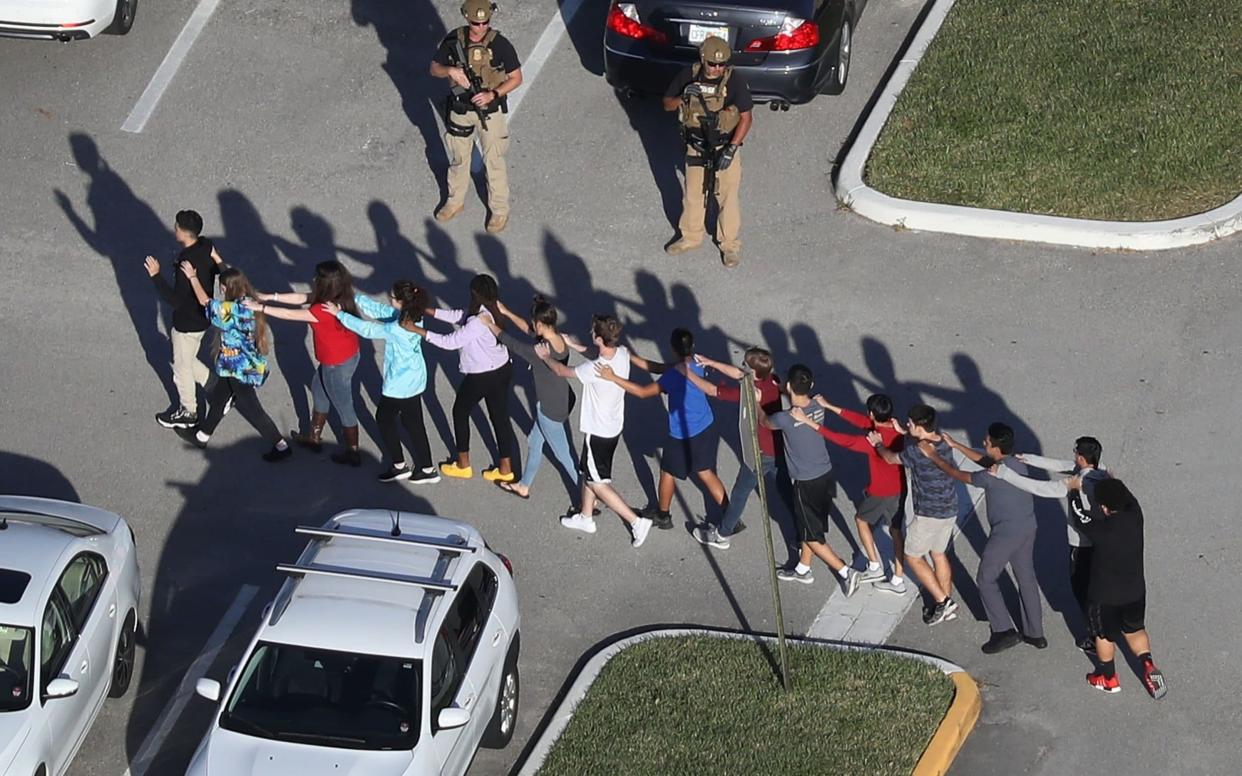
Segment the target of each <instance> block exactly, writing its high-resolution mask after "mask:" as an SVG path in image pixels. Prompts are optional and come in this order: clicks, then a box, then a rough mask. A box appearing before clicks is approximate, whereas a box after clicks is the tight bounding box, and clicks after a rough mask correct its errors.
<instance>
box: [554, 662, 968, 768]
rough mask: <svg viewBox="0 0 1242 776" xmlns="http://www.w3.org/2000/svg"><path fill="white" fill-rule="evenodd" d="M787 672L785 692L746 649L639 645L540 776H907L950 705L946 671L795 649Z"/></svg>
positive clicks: (597, 689)
mask: <svg viewBox="0 0 1242 776" xmlns="http://www.w3.org/2000/svg"><path fill="white" fill-rule="evenodd" d="M775 651H776V646H775V644H773V645H772V652H773V654H775ZM790 664H791V673H792V674H793V677H794V688H793V690H792V691H791V692H789V693H785V692H784V691H783V690H782V689H781V688H780V684H779V682H778V681H777V680H776V678H775V676H774V674H773V671H772V668H771V666H770V665H769V663H768V661H767V659H766V658H765V657H764V656H763V653H762V652H761V651H760V647H759V646H758V645H757V644H755V643H754V642H752V641H744V640H738V639H722V638H708V637H678V638H656V639H652V640H650V641H644V642H641V643H639V644H637V645H635V646H632V647H630V648H628V649H626V650H624V651H622V652H621V653H620V654H618V655H616V656H615V657H613V658H612V660H610V661H609V662H608V663H607V664H606V665H605V667H604V670H603V671H602V672H601V673H600V675H599V677H598V678H597V679H596V680H595V683H594V684H592V685H591V689H590V691H589V692H588V693H587V696H586V698H584V699H583V701H582V703H580V704H579V705H578V708H577V710H576V711H575V713H574V716H573V719H572V720H571V721H570V723H569V726H568V727H567V728H566V729H565V732H564V733H563V734H562V735H561V737H560V738H559V739H558V740H557V742H556V744H555V745H554V746H553V747H552V751H551V752H550V753H549V755H548V758H547V760H546V762H545V763H544V766H543V768H542V770H540V774H541V776H554V775H563V776H588V775H591V774H618V776H621V775H630V774H687V775H690V774H693V775H694V776H707V775H708V774H721V775H722V776H723V775H724V774H729V775H730V776H748V775H749V774H755V775H756V776H758V775H759V774H763V775H764V776H767V775H768V774H779V775H780V776H795V774H815V775H816V776H819V775H821V774H825V773H841V774H859V775H860V776H861V775H862V774H866V776H889V775H891V776H898V775H899V774H900V776H909V774H910V772H911V771H912V770H913V768H914V765H915V763H916V762H918V759H919V756H920V755H922V753H923V749H924V748H925V747H926V746H927V742H928V741H929V740H930V739H931V736H932V734H933V733H934V732H935V731H936V727H937V726H938V725H939V724H940V720H941V719H942V718H943V717H944V713H945V711H946V710H947V709H948V708H949V704H950V702H951V701H952V700H953V683H952V681H951V680H949V678H948V677H946V676H945V675H944V674H943V673H941V672H940V671H938V670H936V669H935V668H932V667H931V666H929V665H927V664H925V663H922V662H918V661H914V660H909V659H905V658H900V657H896V656H894V655H891V654H884V653H877V652H843V651H840V650H830V649H820V648H815V647H807V646H795V645H792V644H791V645H790Z"/></svg>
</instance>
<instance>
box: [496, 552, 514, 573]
mask: <svg viewBox="0 0 1242 776" xmlns="http://www.w3.org/2000/svg"><path fill="white" fill-rule="evenodd" d="M496 557H497V558H500V562H501V563H503V564H505V570H507V571H508V572H509V576H513V564H512V563H510V562H509V558H508V556H506V555H501V554H500V553H496Z"/></svg>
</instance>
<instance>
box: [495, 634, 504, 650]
mask: <svg viewBox="0 0 1242 776" xmlns="http://www.w3.org/2000/svg"><path fill="white" fill-rule="evenodd" d="M503 635H504V634H503V633H501V632H500V631H496V635H495V636H492V646H493V647H494V646H496V645H497V644H499V643H500V637H501V636H503Z"/></svg>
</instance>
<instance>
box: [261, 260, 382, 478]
mask: <svg viewBox="0 0 1242 776" xmlns="http://www.w3.org/2000/svg"><path fill="white" fill-rule="evenodd" d="M255 296H256V298H257V299H258V301H255V302H248V303H247V306H248V307H250V308H252V309H258V308H260V307H262V308H263V309H264V310H265V311H266V312H267V315H268V317H271V318H283V319H284V320H286V321H302V322H303V323H308V324H310V327H311V337H312V339H313V341H314V346H315V360H316V361H318V362H319V368H318V369H317V370H315V376H314V378H313V379H312V380H311V396H312V397H313V400H314V404H313V406H312V408H311V420H310V430H309V431H308V432H306V433H305V434H302V433H298V432H296V431H294V432H292V434H291V436H292V437H293V441H295V442H297V443H298V444H299V445H302V446H303V447H308V448H310V449H311V450H314V451H315V452H319V450H320V448H321V443H320V439H321V437H322V436H323V427H324V426H325V425H327V423H328V410H329V409H333V408H334V409H336V414H337V417H338V418H340V420H341V432H342V436H343V437H344V440H343V441H344V443H345V449H344V450H342V451H341V452H339V453H334V454H333V455H332V460H333V461H335V462H336V463H344V464H349V465H350V466H358V465H360V464H361V463H362V455H361V454H360V453H359V452H358V415H357V413H356V412H355V411H354V371H355V370H356V369H357V368H358V335H357V334H354V333H353V332H352V331H350V330H349V329H347V328H345V326H344V325H343V324H342V323H341V322H340V321H338V320H337V319H336V316H335V315H333V314H331V313H329V312H327V311H326V310H325V308H324V306H323V305H324V302H332V303H333V304H335V305H337V306H339V307H340V308H341V309H343V310H345V311H346V312H348V313H350V314H351V315H357V314H358V307H357V306H356V305H355V304H354V281H353V278H352V277H350V275H349V270H347V269H345V267H344V265H342V264H341V263H340V262H339V261H321V262H319V264H317V265H315V279H314V280H312V281H311V292H310V293H309V294H297V293H288V292H286V293H280V294H255ZM272 302H275V303H277V304H287V305H299V306H298V307H297V308H292V307H270V306H268V305H270V304H271V303H272ZM302 305H305V306H302Z"/></svg>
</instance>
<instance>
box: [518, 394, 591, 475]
mask: <svg viewBox="0 0 1242 776" xmlns="http://www.w3.org/2000/svg"><path fill="white" fill-rule="evenodd" d="M544 442H547V443H548V449H549V450H551V451H552V457H554V458H555V459H556V461H557V463H559V464H560V465H561V469H563V470H564V471H565V473H566V474H568V475H569V478H570V479H571V480H573V482H574V485H575V486H577V485H578V464H577V462H576V461H574V454H573V453H572V452H571V451H570V449H569V434H568V433H567V432H566V431H565V421H563V420H562V421H561V422H560V423H557V422H556V421H555V420H551V419H549V418H548V416H547V415H544V414H543V405H542V404H538V403H536V404H535V425H534V426H533V427H531V430H530V435H529V436H528V437H526V471H524V472H522V481H521V482H520V483H519V484H520V485H522V487H525V488H529V487H530V485H531V483H532V482H534V481H535V475H536V474H538V473H539V467H540V465H542V464H543V444H544ZM575 497H576V491H575Z"/></svg>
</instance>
